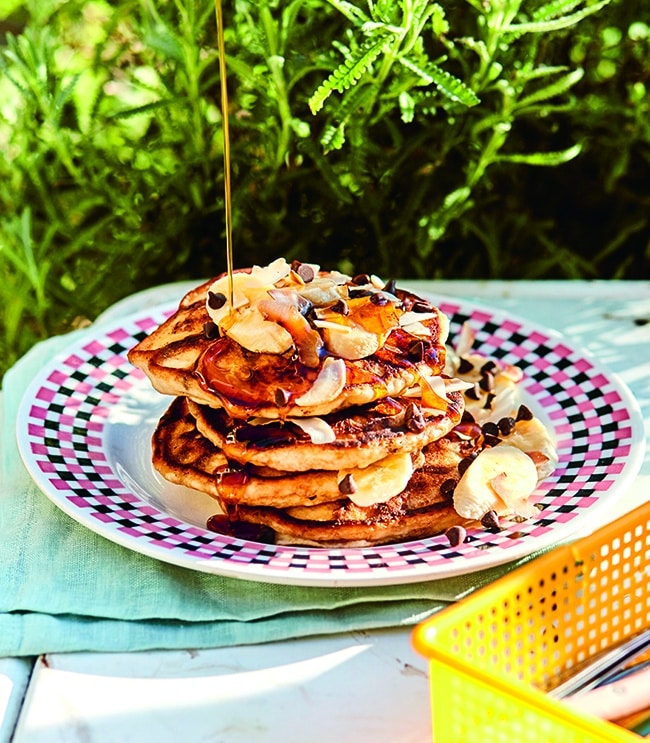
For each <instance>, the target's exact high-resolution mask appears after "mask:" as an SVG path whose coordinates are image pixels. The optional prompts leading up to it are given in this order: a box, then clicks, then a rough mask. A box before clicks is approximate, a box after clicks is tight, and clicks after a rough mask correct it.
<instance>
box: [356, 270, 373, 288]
mask: <svg viewBox="0 0 650 743" xmlns="http://www.w3.org/2000/svg"><path fill="white" fill-rule="evenodd" d="M352 283H353V284H356V285H357V286H363V285H364V284H369V283H370V276H368V274H367V273H358V274H357V275H356V276H354V277H353V278H352Z"/></svg>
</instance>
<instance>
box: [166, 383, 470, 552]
mask: <svg viewBox="0 0 650 743" xmlns="http://www.w3.org/2000/svg"><path fill="white" fill-rule="evenodd" d="M475 448H476V442H475V441H474V442H473V441H467V440H463V439H461V438H459V437H458V436H455V435H453V434H452V435H449V436H447V437H444V438H443V439H440V440H438V441H436V442H434V443H431V444H429V445H427V446H426V447H425V448H424V450H423V451H422V456H421V457H420V461H419V462H418V464H419V465H420V467H419V469H416V471H415V472H414V474H413V475H412V477H411V479H410V481H409V483H408V485H407V487H406V489H405V490H404V491H403V492H402V493H400V494H399V495H397V496H395V497H393V498H391V499H390V500H388V501H386V502H384V503H377V504H374V505H372V506H368V507H360V506H358V505H356V504H355V503H353V502H352V501H351V500H350V499H349V498H347V497H345V496H343V495H342V494H341V492H340V491H339V489H338V483H337V480H336V474H335V473H334V472H333V471H329V472H327V471H307V472H299V473H290V472H277V471H275V470H269V469H263V470H257V469H255V468H253V469H249V468H237V467H236V466H235V468H233V466H232V465H231V464H229V463H228V462H227V460H226V458H225V457H224V455H223V453H222V452H221V450H220V449H219V448H218V447H216V446H214V445H213V444H212V443H210V442H209V441H208V440H207V439H206V438H205V437H203V436H202V435H201V434H200V433H199V432H198V430H197V429H196V426H195V421H194V418H193V416H192V415H191V413H190V412H189V408H188V406H187V404H186V401H185V400H184V399H183V398H178V399H176V400H174V402H173V403H172V405H171V406H170V408H169V409H168V410H167V411H166V413H165V414H164V415H163V417H162V418H161V420H160V422H159V424H158V426H157V428H156V431H155V433H154V436H153V451H154V454H153V462H154V466H155V467H156V469H157V470H158V471H159V472H160V473H161V474H162V475H163V476H164V477H165V478H166V479H168V480H170V481H171V482H175V483H177V484H181V485H185V486H186V487H191V488H194V489H195V490H199V491H201V492H205V493H207V494H209V495H210V496H212V497H213V498H215V499H216V500H217V501H218V502H219V504H220V505H221V507H222V508H223V509H224V510H225V511H226V513H227V515H228V518H229V519H230V520H231V521H233V522H234V523H237V522H244V523H248V524H255V525H257V526H258V527H260V528H262V527H266V528H270V529H272V530H273V532H274V533H275V539H276V540H277V541H278V543H287V544H312V545H319V544H320V545H321V546H340V545H348V546H351V545H352V544H357V545H361V544H382V543H387V542H394V541H400V540H404V539H416V538H420V537H424V536H427V535H428V536H431V535H432V534H437V533H440V532H444V531H445V530H446V529H447V528H448V527H449V526H451V525H455V524H460V523H467V521H466V520H463V519H461V518H460V517H459V516H458V514H457V513H456V512H455V511H454V509H453V504H452V500H451V492H450V491H449V490H445V487H444V485H443V483H445V482H447V481H449V480H455V479H457V478H458V464H459V462H460V461H461V459H463V458H465V457H467V456H468V455H470V454H471V453H472V452H473V451H474V450H475ZM260 472H264V476H262V475H261V474H259V473H260ZM242 473H246V477H245V478H241V479H239V480H238V482H237V483H235V484H234V485H233V480H232V479H231V476H232V475H241V474H242ZM292 485H293V487H292Z"/></svg>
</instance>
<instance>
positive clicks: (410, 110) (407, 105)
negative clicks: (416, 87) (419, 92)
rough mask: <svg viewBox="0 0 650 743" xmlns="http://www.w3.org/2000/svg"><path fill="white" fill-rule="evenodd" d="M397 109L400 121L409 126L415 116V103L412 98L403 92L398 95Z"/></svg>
mask: <svg viewBox="0 0 650 743" xmlns="http://www.w3.org/2000/svg"><path fill="white" fill-rule="evenodd" d="M399 108H400V111H401V114H402V121H403V122H404V123H405V124H410V123H411V122H412V121H413V118H414V116H415V101H414V100H413V96H412V95H410V94H409V93H407V92H406V91H405V90H404V91H402V92H401V93H400V94H399Z"/></svg>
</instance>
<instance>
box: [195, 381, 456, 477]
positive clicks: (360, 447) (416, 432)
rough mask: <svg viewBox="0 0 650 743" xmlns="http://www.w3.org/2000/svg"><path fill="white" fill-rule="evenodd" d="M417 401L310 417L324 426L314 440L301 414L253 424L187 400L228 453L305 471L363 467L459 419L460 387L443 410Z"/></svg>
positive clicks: (415, 446) (201, 426)
mask: <svg viewBox="0 0 650 743" xmlns="http://www.w3.org/2000/svg"><path fill="white" fill-rule="evenodd" d="M419 402H420V401H419V399H415V400H414V399H412V398H402V397H396V398H393V397H389V398H384V399H382V400H379V401H376V402H373V403H370V404H368V405H365V406H362V407H354V408H348V409H346V410H344V411H339V412H336V413H330V414H329V415H325V416H321V417H319V418H316V419H315V420H312V419H310V422H313V423H315V424H317V425H318V424H321V425H322V426H324V433H325V438H319V439H318V440H316V441H314V435H313V434H312V435H311V436H310V435H309V434H308V433H305V432H304V431H303V430H302V428H300V427H299V425H298V423H302V422H303V421H304V420H305V419H298V423H296V422H295V421H291V420H286V421H279V420H276V419H261V425H253V424H252V422H251V421H242V420H237V419H233V418H231V417H230V416H229V415H228V414H227V413H226V412H225V411H224V410H218V409H214V408H209V407H205V406H201V405H197V404H196V403H195V402H193V401H188V409H189V412H190V413H191V415H192V416H193V417H194V418H195V420H196V426H197V428H198V430H199V431H200V432H201V434H202V435H203V436H205V437H206V438H207V439H208V440H209V441H210V442H211V443H212V444H214V445H215V446H217V447H219V448H220V449H221V450H222V451H223V452H224V454H225V455H226V456H227V457H228V459H231V460H235V461H236V462H239V463H241V464H254V465H256V466H261V467H270V468H272V469H274V470H282V471H288V472H303V471H305V470H340V469H344V468H350V467H366V466H368V465H370V464H372V463H373V462H377V461H379V460H381V459H384V458H385V457H387V456H389V455H391V454H395V453H396V452H403V453H411V452H416V451H419V450H421V449H422V448H423V447H424V446H426V445H427V444H429V443H430V442H432V441H435V440H436V439H439V438H442V437H443V436H445V435H446V434H447V433H448V432H449V431H450V430H451V429H452V428H453V427H454V426H455V425H456V424H458V423H459V422H460V419H461V415H462V410H463V403H462V393H461V392H458V391H455V392H450V393H448V395H447V409H446V411H445V412H444V413H442V412H441V411H438V410H431V409H428V408H423V407H421V406H420V405H419V404H418V403H419ZM253 422H255V421H253ZM319 434H320V431H318V435H319ZM328 434H329V436H328ZM327 438H329V440H327Z"/></svg>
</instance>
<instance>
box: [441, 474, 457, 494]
mask: <svg viewBox="0 0 650 743" xmlns="http://www.w3.org/2000/svg"><path fill="white" fill-rule="evenodd" d="M455 489H456V480H454V479H453V477H450V478H448V479H447V480H445V481H444V482H443V483H441V485H440V495H442V496H443V498H449V497H450V496H451V495H452V494H453V492H454V490H455Z"/></svg>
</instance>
